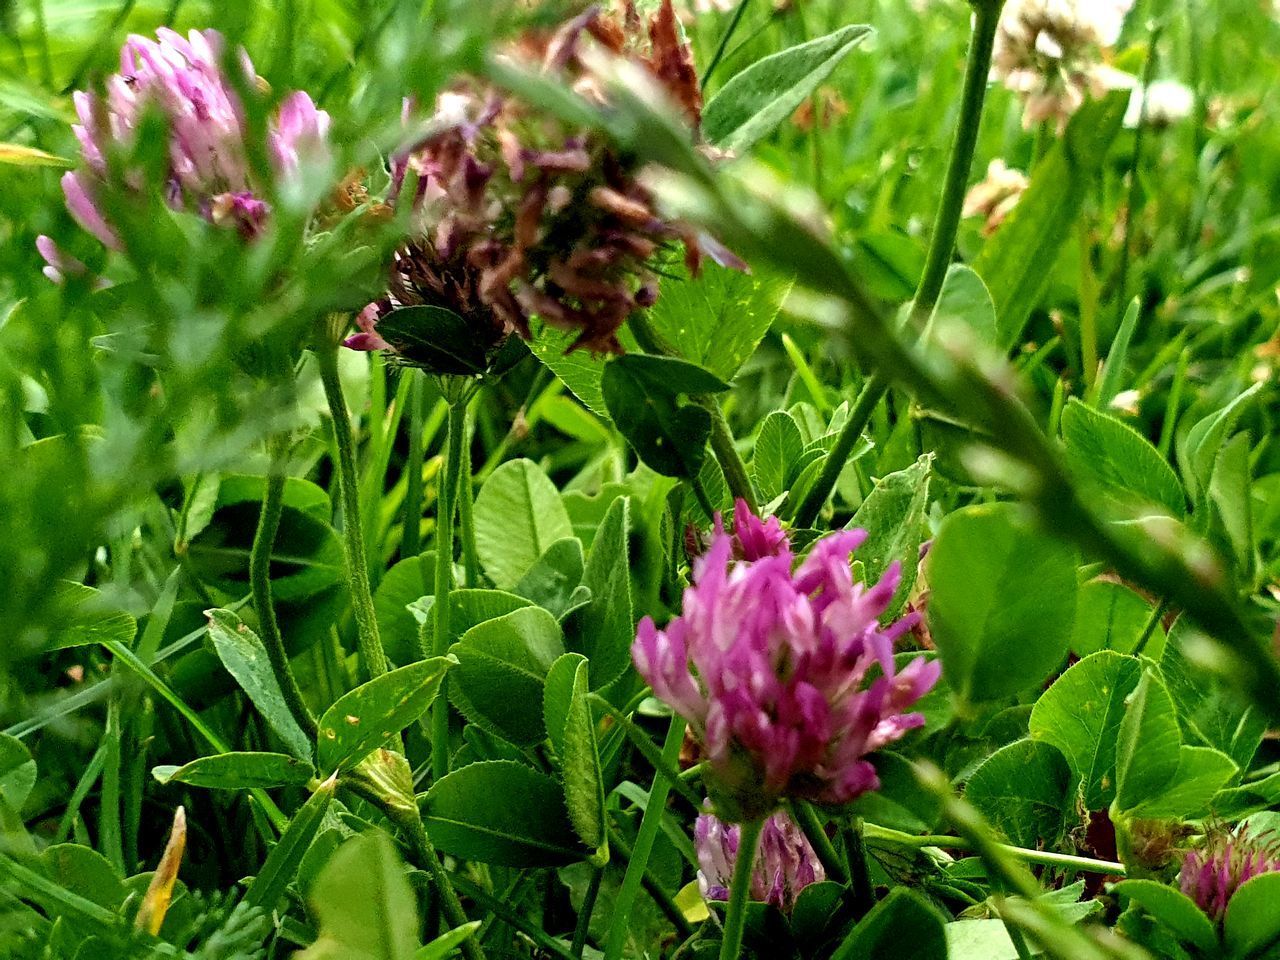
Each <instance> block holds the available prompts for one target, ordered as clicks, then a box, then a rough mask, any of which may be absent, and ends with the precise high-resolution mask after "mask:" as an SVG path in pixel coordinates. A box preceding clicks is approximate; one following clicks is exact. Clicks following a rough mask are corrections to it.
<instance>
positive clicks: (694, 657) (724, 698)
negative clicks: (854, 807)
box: [632, 504, 940, 819]
mask: <svg viewBox="0 0 1280 960" xmlns="http://www.w3.org/2000/svg"><path fill="white" fill-rule="evenodd" d="M735 527H736V539H737V540H738V542H739V550H741V551H742V552H741V556H743V557H744V559H742V560H738V561H735V560H733V553H734V538H731V537H730V536H729V535H727V534H725V533H724V531H723V530H722V529H719V526H718V525H717V530H716V533H715V535H714V537H713V539H712V542H711V546H710V548H709V550H708V551H707V553H706V554H705V555H704V556H703V557H701V558H700V559H699V560H698V561H697V562H696V563H695V566H694V583H693V585H692V586H690V587H689V588H688V589H687V590H686V591H685V594H684V601H683V610H682V612H681V614H680V616H678V617H676V618H675V619H674V620H672V621H671V622H670V623H669V624H668V625H667V627H666V628H665V629H663V630H659V629H657V627H656V626H655V625H654V623H653V620H652V619H650V618H648V617H646V618H645V619H644V620H642V621H641V622H640V625H639V628H638V630H637V635H636V641H635V644H634V646H633V647H632V657H633V659H634V661H635V665H636V668H637V670H639V672H640V674H641V676H643V677H644V678H645V680H646V681H647V682H648V683H649V685H650V686H651V687H652V688H653V692H654V694H655V695H656V696H658V697H660V698H661V699H663V700H665V701H666V702H667V703H669V704H670V705H671V706H672V707H673V708H674V709H675V710H676V711H677V712H678V713H679V714H680V715H681V716H682V717H684V718H685V719H686V720H687V721H688V722H689V723H690V725H691V727H692V728H693V731H694V733H695V734H696V736H697V737H698V738H699V739H700V740H701V741H702V743H703V745H704V748H705V754H706V759H707V760H708V762H709V764H710V768H711V771H710V772H711V775H712V778H713V779H714V781H715V783H716V784H718V785H719V788H720V790H719V793H720V796H717V797H716V801H717V804H718V805H721V807H722V812H724V811H725V810H726V809H727V812H728V813H729V814H730V815H732V816H733V817H734V818H735V819H737V818H738V817H739V816H759V815H763V814H765V813H768V812H769V811H771V810H772V809H773V808H774V807H775V806H776V805H777V803H778V801H779V800H780V799H782V798H783V797H788V796H790V797H799V798H804V799H808V800H813V801H816V802H819V803H826V804H839V803H845V802H847V801H850V800H852V799H854V798H856V797H857V796H859V795H861V794H863V793H865V792H867V791H868V790H874V789H876V788H877V787H878V786H879V781H878V779H877V777H876V772H875V768H874V767H873V766H872V764H871V763H870V762H869V761H868V760H867V759H866V757H867V755H868V754H871V753H873V752H874V751H876V750H878V749H879V748H881V747H883V746H885V745H886V744H888V743H892V742H893V741H895V740H897V739H899V738H900V737H902V736H903V735H904V734H905V733H906V732H907V731H909V730H911V729H913V728H915V727H918V726H920V725H921V724H923V723H924V718H923V716H922V715H920V714H918V713H908V712H905V711H907V709H908V708H909V707H911V706H912V705H913V704H914V703H915V702H916V701H918V700H919V699H920V698H921V697H922V696H924V694H925V693H927V692H928V691H929V690H930V689H932V687H933V685H934V683H936V682H937V679H938V676H939V671H940V666H939V664H938V663H937V662H936V661H931V660H927V659H925V658H923V657H922V658H918V659H916V660H913V661H912V662H911V663H909V664H908V665H907V666H905V667H904V668H902V669H901V670H898V669H897V667H896V666H895V663H894V657H893V648H894V642H895V640H897V639H898V638H899V637H901V636H902V635H903V634H905V633H906V632H907V631H908V630H910V629H911V627H912V626H914V624H915V622H916V619H917V616H916V615H915V614H909V615H908V616H906V617H903V618H902V619H900V620H898V621H897V622H895V623H893V624H891V625H889V626H887V627H882V626H881V625H880V623H879V618H880V617H881V616H882V615H883V614H884V612H885V610H886V609H887V608H888V605H889V603H890V601H891V599H892V597H893V595H894V592H895V590H896V589H897V586H898V583H899V581H900V577H901V573H900V570H899V568H898V566H897V565H896V564H895V565H894V566H892V567H891V568H890V569H889V571H888V572H887V573H886V574H885V576H884V577H883V578H882V579H881V580H880V582H879V583H877V584H875V585H874V586H871V587H867V586H866V585H864V584H862V583H855V582H854V580H853V574H852V570H851V567H850V562H849V557H850V554H851V553H852V551H853V550H854V549H856V548H857V547H858V546H859V545H860V544H861V543H862V542H863V540H865V538H866V534H865V532H864V531H861V530H853V531H842V532H839V533H834V534H831V535H829V536H827V537H824V538H823V539H821V540H819V541H818V542H817V543H816V544H815V545H814V547H813V548H812V549H811V550H810V552H809V555H808V556H807V557H806V558H805V559H804V560H803V562H801V563H800V565H799V567H798V568H796V569H795V570H793V569H792V566H793V557H792V554H791V548H790V544H789V542H788V540H787V539H786V537H785V536H782V537H781V538H778V536H777V530H775V529H774V528H772V527H771V526H770V525H767V524H764V523H763V522H761V521H760V520H759V519H758V518H755V517H753V516H752V515H751V514H750V512H749V511H748V510H747V509H746V508H745V506H744V505H742V504H739V506H738V509H737V511H736V522H735ZM748 544H750V545H752V546H751V547H749V548H748V549H743V546H744V545H748ZM767 544H773V550H772V552H769V553H760V552H759V551H758V549H757V547H756V545H767ZM726 799H727V800H729V801H730V803H731V806H729V807H727V808H725V807H724V801H725V800H726Z"/></svg>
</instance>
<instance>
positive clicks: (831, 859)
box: [791, 800, 849, 884]
mask: <svg viewBox="0 0 1280 960" xmlns="http://www.w3.org/2000/svg"><path fill="white" fill-rule="evenodd" d="M791 816H792V818H793V819H794V820H795V822H796V823H797V824H798V825H799V827H800V829H801V830H802V831H804V835H805V839H806V840H808V841H809V846H811V847H813V851H814V853H816V854H817V855H818V860H819V862H820V863H821V864H822V868H823V869H824V870H826V871H827V878H828V879H829V880H834V881H835V882H836V883H839V884H845V883H848V882H849V871H848V870H846V869H845V865H844V862H843V861H841V859H840V855H839V854H838V853H836V848H835V846H834V845H833V844H832V843H831V839H830V838H829V837H828V836H827V831H826V830H825V829H824V828H823V826H822V818H821V817H819V816H818V811H817V810H815V809H814V808H813V804H811V803H807V802H806V801H804V800H797V801H796V802H795V803H793V804H791Z"/></svg>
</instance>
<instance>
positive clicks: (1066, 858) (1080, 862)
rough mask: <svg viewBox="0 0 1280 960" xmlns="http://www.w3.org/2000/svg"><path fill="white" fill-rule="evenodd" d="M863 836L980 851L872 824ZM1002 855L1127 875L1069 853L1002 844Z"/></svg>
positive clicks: (878, 841)
mask: <svg viewBox="0 0 1280 960" xmlns="http://www.w3.org/2000/svg"><path fill="white" fill-rule="evenodd" d="M863 831H864V835H865V837H866V838H867V840H868V842H870V843H872V844H873V845H882V846H893V847H914V848H920V847H942V848H943V849H949V850H977V849H978V847H977V846H976V845H975V844H974V843H973V841H971V840H969V839H966V838H964V837H951V836H940V835H936V834H935V835H929V836H923V837H917V836H914V835H912V834H909V833H903V832H902V831H900V830H890V829H889V828H888V827H879V826H876V825H875V824H873V823H868V824H865V825H864V826H863ZM996 846H997V847H998V848H999V849H1000V850H1001V851H1002V852H1004V853H1005V854H1008V855H1009V856H1011V857H1013V858H1015V859H1017V860H1021V861H1023V862H1025V863H1039V864H1043V865H1044V866H1048V867H1062V868H1064V869H1068V870H1077V871H1081V872H1084V873H1105V874H1115V875H1116V876H1124V875H1125V867H1124V864H1123V863H1113V862H1111V861H1109V860H1095V859H1093V858H1092V857H1077V856H1074V855H1072V854H1067V853H1053V852H1052V851H1048V850H1029V849H1027V848H1026V847H1015V846H1011V845H1009V844H1005V843H1001V844H997V845H996Z"/></svg>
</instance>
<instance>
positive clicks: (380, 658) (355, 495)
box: [315, 344, 387, 678]
mask: <svg viewBox="0 0 1280 960" xmlns="http://www.w3.org/2000/svg"><path fill="white" fill-rule="evenodd" d="M315 353H316V360H317V361H319V365H320V382H321V383H322V384H323V385H324V396H325V400H326V401H328V404H329V414H330V416H331V417H332V418H333V436H334V441H335V443H336V444H337V447H338V487H339V490H340V492H341V494H342V540H343V545H344V546H345V548H346V557H347V586H348V587H349V588H350V590H351V609H352V612H353V613H354V614H355V618H356V645H357V647H358V648H359V652H360V660H361V661H362V662H363V663H364V669H365V672H366V673H367V674H368V675H369V677H370V678H373V677H380V676H382V675H383V674H384V673H386V672H387V655H386V653H385V652H383V649H382V638H381V637H380V636H379V634H378V618H377V616H376V614H375V613H374V610H373V590H372V588H371V587H370V585H369V564H368V561H367V560H366V556H367V554H366V553H365V548H364V530H363V529H362V528H361V525H360V485H359V481H358V479H357V475H356V443H355V437H354V435H353V434H352V432H351V415H350V414H349V413H348V412H347V401H346V398H345V397H343V395H342V380H341V378H340V377H339V376H338V348H337V347H336V346H330V345H328V344H324V345H321V346H318V347H316V350H315Z"/></svg>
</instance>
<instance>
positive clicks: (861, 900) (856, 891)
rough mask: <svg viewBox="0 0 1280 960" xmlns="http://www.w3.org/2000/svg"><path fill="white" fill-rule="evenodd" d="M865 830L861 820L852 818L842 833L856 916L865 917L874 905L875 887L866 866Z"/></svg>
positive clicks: (869, 870)
mask: <svg viewBox="0 0 1280 960" xmlns="http://www.w3.org/2000/svg"><path fill="white" fill-rule="evenodd" d="M865 829H866V825H865V824H864V823H863V822H862V818H861V817H854V819H853V822H852V823H850V824H849V826H848V829H846V830H845V833H844V840H845V856H847V857H848V858H849V876H850V878H851V882H852V885H853V905H854V909H855V910H856V911H857V914H856V915H857V916H865V915H866V914H868V913H870V912H871V908H872V907H874V906H875V905H876V891H875V886H874V885H873V884H872V883H871V869H870V868H869V867H868V866H867V844H866V840H865Z"/></svg>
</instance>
